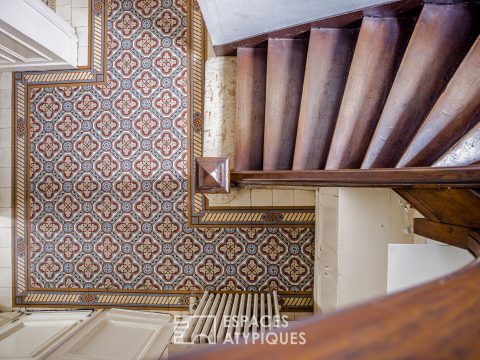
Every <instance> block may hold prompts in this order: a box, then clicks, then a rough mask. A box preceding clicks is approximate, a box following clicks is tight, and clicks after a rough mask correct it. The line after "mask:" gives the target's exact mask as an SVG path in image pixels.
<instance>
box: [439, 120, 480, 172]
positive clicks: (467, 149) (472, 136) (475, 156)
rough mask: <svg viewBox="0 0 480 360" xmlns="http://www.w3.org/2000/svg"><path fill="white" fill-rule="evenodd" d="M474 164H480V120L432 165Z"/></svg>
mask: <svg viewBox="0 0 480 360" xmlns="http://www.w3.org/2000/svg"><path fill="white" fill-rule="evenodd" d="M473 164H480V122H478V123H477V125H476V126H475V127H474V128H472V129H471V130H470V131H469V132H468V133H467V134H465V136H464V137H462V138H461V139H460V140H459V141H458V142H457V143H456V144H455V145H454V146H453V147H452V148H451V149H450V150H448V151H447V152H446V153H445V154H444V155H442V156H441V157H440V158H439V159H438V160H437V161H435V163H434V164H433V165H432V166H433V167H446V166H466V165H473ZM479 176H480V175H479Z"/></svg>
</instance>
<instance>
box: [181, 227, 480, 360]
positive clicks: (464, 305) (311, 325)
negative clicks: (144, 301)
mask: <svg viewBox="0 0 480 360" xmlns="http://www.w3.org/2000/svg"><path fill="white" fill-rule="evenodd" d="M470 239H471V243H470V244H471V246H469V249H470V250H471V251H472V252H473V253H474V254H475V255H476V257H477V259H476V260H475V261H473V262H472V263H471V264H469V265H467V266H466V267H464V268H463V269H461V270H459V271H457V272H455V273H453V274H451V275H448V276H445V277H443V278H441V279H437V280H435V281H432V282H429V283H427V284H425V285H421V286H417V287H414V288H411V289H408V290H405V291H402V292H399V293H396V294H393V295H389V296H385V297H383V298H380V299H376V300H374V301H370V302H368V303H365V304H362V305H358V306H355V307H352V308H349V309H345V310H342V311H339V312H336V313H332V314H330V315H320V316H316V317H312V318H310V319H307V320H304V321H301V322H299V324H298V325H295V326H291V327H288V328H286V329H284V330H281V331H279V332H289V333H293V332H296V333H300V332H304V333H305V339H306V343H305V344H304V345H292V344H289V345H268V344H264V345H262V344H254V345H252V344H244V345H238V346H237V345H233V346H234V347H232V345H219V346H215V347H213V348H212V349H208V350H204V351H199V352H196V353H195V354H193V353H192V354H187V355H185V356H183V357H181V358H182V359H192V360H193V359H195V360H204V359H205V360H207V359H208V360H212V359H213V360H215V359H222V360H223V359H228V360H236V359H253V358H259V359H270V358H274V359H276V360H282V359H302V360H303V359H305V360H306V359H347V358H348V359H374V358H375V359H378V358H382V359H406V358H409V359H433V358H435V359H438V358H442V359H450V358H461V359H478V358H479V356H480V258H479V256H480V252H479V251H478V249H479V247H478V245H479V243H478V241H479V237H478V234H477V233H474V234H472V236H471V238H470Z"/></svg>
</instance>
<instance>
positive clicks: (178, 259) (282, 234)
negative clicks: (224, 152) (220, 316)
mask: <svg viewBox="0 0 480 360" xmlns="http://www.w3.org/2000/svg"><path fill="white" fill-rule="evenodd" d="M90 11H91V17H90V21H91V24H90V26H91V29H92V30H91V36H90V44H91V53H90V66H89V67H88V68H85V69H79V70H71V71H61V72H26V73H16V74H15V75H14V78H15V83H14V94H15V99H14V101H15V149H14V151H15V154H14V156H15V169H14V170H15V171H14V173H15V219H16V223H15V234H14V237H15V239H14V241H15V247H14V251H15V264H14V266H15V293H16V296H15V302H16V303H17V304H18V305H22V306H24V305H39V306H41V305H44V304H50V305H58V306H65V305H71V306H84V305H89V306H120V305H126V304H128V305H130V306H138V307H144V306H148V307H159V308H162V307H163V308H166V307H185V306H187V305H188V304H187V299H188V296H187V294H188V293H189V292H198V291H200V290H202V289H216V290H228V291H230V290H263V289H272V288H276V289H279V290H281V291H293V292H295V293H296V294H297V295H301V294H302V293H301V292H302V291H310V290H311V288H312V282H313V272H312V269H313V261H312V260H313V230H312V229H311V227H309V225H311V223H312V222H313V212H312V209H291V210H281V209H271V210H266V209H255V208H253V209H233V210H231V211H223V214H227V216H226V217H223V218H222V219H220V220H218V219H217V218H216V217H215V216H216V214H218V213H215V212H214V211H213V212H212V211H210V210H208V209H206V208H205V199H204V198H203V197H202V196H200V195H194V194H193V191H192V188H191V186H192V184H191V182H190V181H189V174H191V170H190V169H191V168H192V167H193V165H194V164H193V161H192V159H193V157H194V156H199V155H200V153H198V152H199V151H200V150H199V149H201V141H202V123H201V116H200V114H201V113H202V89H203V62H204V44H205V38H204V31H203V23H202V19H201V14H200V11H199V9H198V5H197V4H195V3H194V4H193V5H190V3H189V2H188V1H187V0H163V1H160V0H137V1H127V0H125V1H117V0H112V1H109V2H108V6H107V4H106V3H105V2H104V1H101V0H94V1H92V3H91V6H90ZM67 85H68V86H67ZM258 214H259V215H258ZM212 219H213V220H212ZM215 219H217V220H215ZM288 225H290V227H287V226H288ZM273 226H274V227H273ZM307 294H308V293H307ZM292 296H295V294H294V295H292Z"/></svg>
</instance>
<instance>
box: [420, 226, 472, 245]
mask: <svg viewBox="0 0 480 360" xmlns="http://www.w3.org/2000/svg"><path fill="white" fill-rule="evenodd" d="M413 232H414V233H415V234H417V235H420V236H423V237H426V238H428V239H432V240H436V241H440V242H443V243H445V244H448V245H452V246H456V247H459V248H462V249H468V239H469V238H470V232H471V229H470V228H467V227H462V226H456V225H450V224H443V223H438V222H435V221H430V220H428V219H414V220H413Z"/></svg>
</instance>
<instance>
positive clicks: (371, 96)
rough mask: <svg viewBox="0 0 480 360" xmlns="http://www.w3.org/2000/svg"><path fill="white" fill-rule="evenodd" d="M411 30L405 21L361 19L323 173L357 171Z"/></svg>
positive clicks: (409, 24) (408, 22)
mask: <svg viewBox="0 0 480 360" xmlns="http://www.w3.org/2000/svg"><path fill="white" fill-rule="evenodd" d="M410 30H411V22H410V21H407V20H400V19H396V18H370V17H366V18H364V19H363V21H362V25H361V27H360V34H359V36H358V40H357V45H356V47H355V53H354V55H353V60H352V65H351V67H350V72H349V75H348V80H347V84H346V88H345V93H344V95H343V99H342V104H341V107H340V112H339V115H338V119H337V124H336V128H335V132H334V135H333V139H332V144H331V147H330V151H329V154H328V159H327V164H326V169H328V170H332V169H354V168H359V167H360V165H361V163H362V160H363V157H364V155H365V152H366V150H367V147H368V144H369V143H370V138H371V136H372V133H373V131H374V130H375V126H376V124H377V121H378V118H379V117H380V113H381V111H382V109H383V105H384V103H385V99H386V98H387V95H388V91H389V90H390V87H391V85H392V82H393V79H394V77H395V73H396V70H397V68H398V65H399V63H400V60H401V57H402V54H403V52H404V50H405V47H406V45H407V41H408V38H409V35H410Z"/></svg>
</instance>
